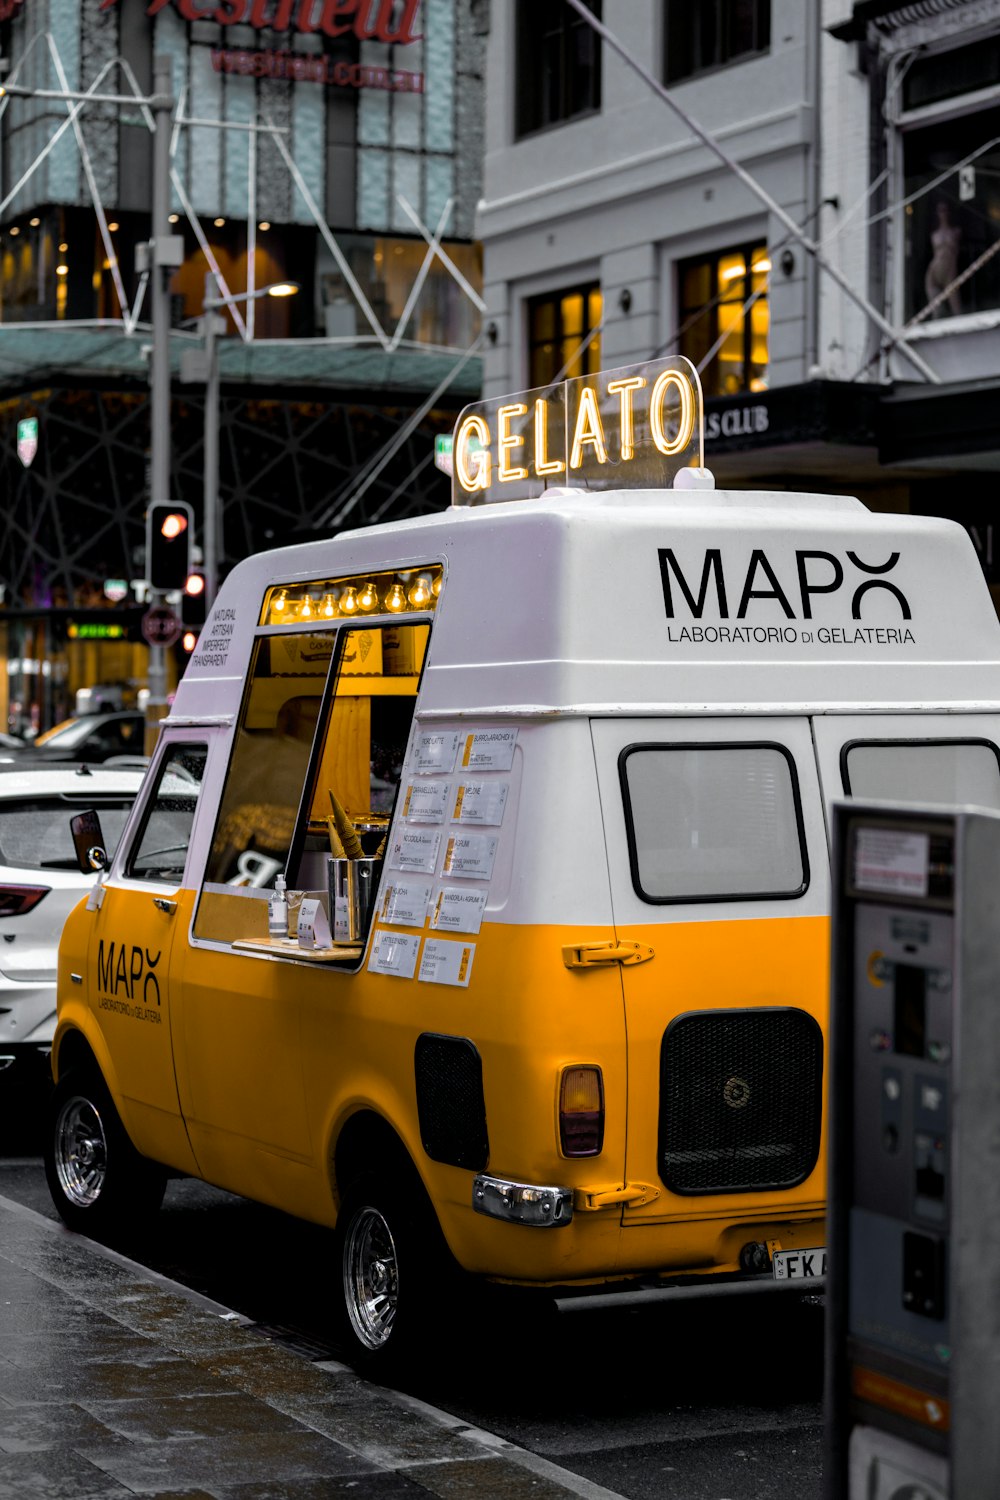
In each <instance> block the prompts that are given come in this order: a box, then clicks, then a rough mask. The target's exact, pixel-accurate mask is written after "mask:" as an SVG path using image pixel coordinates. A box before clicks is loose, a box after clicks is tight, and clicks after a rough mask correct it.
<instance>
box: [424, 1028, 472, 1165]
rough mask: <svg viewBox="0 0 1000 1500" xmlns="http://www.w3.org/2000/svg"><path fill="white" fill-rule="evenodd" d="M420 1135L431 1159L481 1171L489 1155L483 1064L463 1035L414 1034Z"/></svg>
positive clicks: (426, 1032) (427, 1032)
mask: <svg viewBox="0 0 1000 1500" xmlns="http://www.w3.org/2000/svg"><path fill="white" fill-rule="evenodd" d="M414 1070H415V1073H416V1083H417V1117H418V1119H419V1121H420V1139H421V1142H422V1144H423V1148H424V1150H425V1151H426V1152H427V1155H428V1156H429V1157H430V1158H431V1160H432V1161H442V1162H446V1163H447V1164H448V1165H449V1166H452V1167H468V1168H469V1169H470V1170H471V1171H474V1172H481V1171H482V1170H483V1168H484V1167H485V1166H486V1163H487V1161H488V1159H489V1143H488V1141H487V1138H486V1101H485V1099H484V1097H483V1062H482V1058H481V1057H480V1056H479V1053H478V1052H477V1051H476V1048H475V1047H474V1046H473V1044H472V1042H470V1041H469V1040H468V1038H467V1037H461V1036H437V1035H435V1034H434V1033H433V1032H429V1031H425V1032H424V1034H423V1035H422V1036H418V1037H417V1046H416V1052H415V1055H414Z"/></svg>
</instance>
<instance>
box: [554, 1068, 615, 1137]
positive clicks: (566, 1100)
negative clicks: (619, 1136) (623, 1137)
mask: <svg viewBox="0 0 1000 1500" xmlns="http://www.w3.org/2000/svg"><path fill="white" fill-rule="evenodd" d="M559 1144H560V1146H561V1148H562V1154H563V1156H597V1155H599V1153H600V1151H601V1148H602V1147H603V1145H604V1081H603V1079H602V1078H601V1070H600V1068H597V1067H586V1068H565V1069H564V1070H563V1075H562V1082H561V1083H560V1085H559Z"/></svg>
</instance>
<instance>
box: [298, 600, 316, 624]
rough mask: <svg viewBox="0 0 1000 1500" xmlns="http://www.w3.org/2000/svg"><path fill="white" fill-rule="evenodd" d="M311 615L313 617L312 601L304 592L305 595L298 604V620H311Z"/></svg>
mask: <svg viewBox="0 0 1000 1500" xmlns="http://www.w3.org/2000/svg"><path fill="white" fill-rule="evenodd" d="M312 617H313V602H312V600H311V599H310V597H309V595H308V594H306V595H305V597H304V598H303V600H302V603H301V604H300V605H299V619H300V620H311V619H312Z"/></svg>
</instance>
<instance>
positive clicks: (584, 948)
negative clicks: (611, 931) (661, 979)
mask: <svg viewBox="0 0 1000 1500" xmlns="http://www.w3.org/2000/svg"><path fill="white" fill-rule="evenodd" d="M562 957H563V963H564V964H565V965H566V967H567V969H593V968H596V967H598V966H599V965H601V964H644V963H646V962H647V961H648V960H649V959H651V958H652V957H653V950H652V948H650V947H648V946H647V945H646V944H645V943H570V944H568V945H567V946H566V947H564V948H563V951H562Z"/></svg>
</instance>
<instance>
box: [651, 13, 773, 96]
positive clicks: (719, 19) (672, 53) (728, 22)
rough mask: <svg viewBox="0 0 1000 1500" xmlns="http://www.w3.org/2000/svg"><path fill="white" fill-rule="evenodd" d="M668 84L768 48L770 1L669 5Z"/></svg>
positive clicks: (666, 41) (665, 36)
mask: <svg viewBox="0 0 1000 1500" xmlns="http://www.w3.org/2000/svg"><path fill="white" fill-rule="evenodd" d="M666 11H667V17H666V20H667V24H666V27H665V31H664V45H665V52H666V57H665V64H666V65H665V69H664V71H665V75H666V80H667V82H668V83H677V82H678V81H679V80H680V79H682V78H691V77H693V76H694V74H696V73H706V72H708V70H709V69H710V68H721V67H724V66H725V64H726V63H731V62H739V61H742V60H743V59H744V58H747V57H752V56H754V55H755V54H756V53H760V52H766V51H767V50H768V48H769V47H770V45H771V0H697V4H692V3H691V0H667V6H666Z"/></svg>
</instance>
